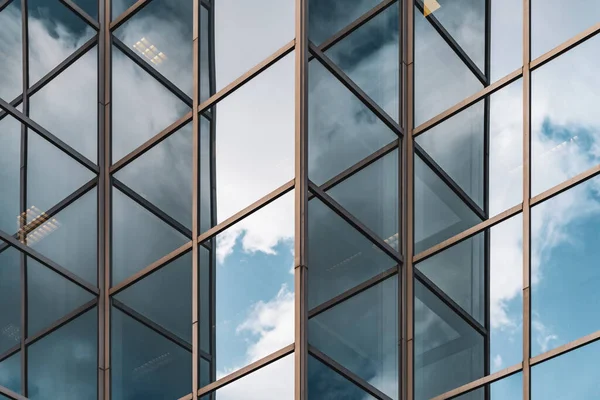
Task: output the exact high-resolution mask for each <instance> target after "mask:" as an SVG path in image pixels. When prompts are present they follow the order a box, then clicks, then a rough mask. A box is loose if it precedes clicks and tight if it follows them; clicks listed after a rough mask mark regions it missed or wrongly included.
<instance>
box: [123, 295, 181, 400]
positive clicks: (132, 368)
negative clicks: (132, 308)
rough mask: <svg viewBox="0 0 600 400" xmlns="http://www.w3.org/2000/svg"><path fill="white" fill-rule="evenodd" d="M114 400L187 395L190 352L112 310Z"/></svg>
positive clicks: (127, 316)
mask: <svg viewBox="0 0 600 400" xmlns="http://www.w3.org/2000/svg"><path fill="white" fill-rule="evenodd" d="M111 317H112V321H111V332H112V333H111V339H112V346H111V347H112V352H111V353H112V355H111V369H112V374H113V376H115V377H118V379H113V381H112V385H111V386H112V393H111V394H112V396H111V398H112V399H114V400H127V399H178V398H180V397H183V396H185V395H186V394H188V393H189V392H190V387H191V385H192V371H191V368H192V353H191V351H188V350H186V349H184V348H183V347H180V346H179V345H177V344H175V343H174V342H172V341H170V340H169V339H167V338H165V337H164V336H162V335H160V334H158V333H157V332H155V331H153V330H152V329H150V328H149V327H147V326H145V325H144V324H142V323H140V322H138V321H137V320H135V319H133V318H132V317H130V316H129V315H126V314H125V313H123V312H122V311H121V310H119V309H118V308H116V307H115V306H113V307H112V310H111Z"/></svg>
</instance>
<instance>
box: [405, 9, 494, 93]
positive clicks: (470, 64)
mask: <svg viewBox="0 0 600 400" xmlns="http://www.w3.org/2000/svg"><path fill="white" fill-rule="evenodd" d="M414 3H415V6H416V7H417V8H418V9H419V11H420V12H421V14H423V15H424V14H425V13H424V11H423V2H422V1H421V0H414ZM424 18H425V19H426V20H427V21H429V23H430V24H431V26H432V27H433V29H435V30H436V31H437V33H438V34H439V35H440V36H441V37H442V39H444V41H445V42H446V44H447V45H448V46H449V47H450V48H451V49H452V51H454V53H455V54H456V55H457V56H458V58H460V60H461V61H462V62H463V63H464V64H465V65H466V66H467V68H469V70H470V71H471V73H472V74H473V75H475V77H476V78H477V79H478V80H479V82H481V84H482V85H483V86H487V84H488V79H487V77H486V76H485V74H484V73H483V72H482V71H481V70H480V69H479V67H478V66H477V64H476V63H475V62H474V61H473V60H471V57H469V55H468V54H467V53H466V52H465V51H464V50H463V48H462V47H461V46H460V45H459V44H458V42H457V41H456V40H454V38H453V37H452V35H451V34H450V33H449V32H448V31H447V30H446V28H444V25H442V23H441V22H440V21H439V20H438V19H437V18H436V17H435V15H433V13H431V14H429V15H428V16H426V17H424Z"/></svg>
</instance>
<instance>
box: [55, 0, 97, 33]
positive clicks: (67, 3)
mask: <svg viewBox="0 0 600 400" xmlns="http://www.w3.org/2000/svg"><path fill="white" fill-rule="evenodd" d="M59 1H60V2H61V3H63V4H64V5H65V6H66V7H67V8H68V9H69V10H71V11H73V13H75V15H77V16H78V17H79V18H81V19H82V20H83V21H84V22H85V23H87V24H88V25H90V26H91V27H93V28H94V29H95V30H96V31H99V30H100V24H98V21H96V20H95V19H94V18H92V17H91V16H90V15H89V14H88V13H87V12H85V11H84V10H83V9H82V8H81V7H79V6H78V5H77V4H75V3H74V2H73V0H59Z"/></svg>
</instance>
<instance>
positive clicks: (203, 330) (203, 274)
mask: <svg viewBox="0 0 600 400" xmlns="http://www.w3.org/2000/svg"><path fill="white" fill-rule="evenodd" d="M198 252H199V253H200V255H199V265H200V273H199V274H198V280H199V282H198V287H199V292H200V298H199V299H198V307H199V312H200V327H199V329H200V350H202V351H204V352H205V353H207V354H210V353H211V349H210V338H211V331H212V330H211V323H210V308H211V307H210V305H211V304H210V294H211V290H210V287H211V279H210V269H211V268H210V266H211V265H214V260H211V258H212V257H213V256H214V252H213V251H211V250H208V249H207V248H206V247H204V246H200V247H199V249H198Z"/></svg>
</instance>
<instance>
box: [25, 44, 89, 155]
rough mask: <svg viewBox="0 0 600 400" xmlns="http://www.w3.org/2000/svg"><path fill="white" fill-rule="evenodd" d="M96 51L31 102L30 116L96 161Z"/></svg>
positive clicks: (67, 71)
mask: <svg viewBox="0 0 600 400" xmlns="http://www.w3.org/2000/svg"><path fill="white" fill-rule="evenodd" d="M97 72H98V48H97V47H96V46H94V47H93V48H92V49H91V50H88V52H87V53H86V54H84V55H83V56H82V57H81V58H79V59H78V60H77V61H76V62H75V63H74V64H73V65H71V66H69V67H68V68H67V69H66V70H64V71H63V72H61V73H60V75H58V76H57V77H56V78H54V79H52V80H51V81H50V82H49V83H48V84H47V85H45V86H44V87H43V88H42V89H41V90H40V91H39V92H36V93H35V94H34V95H33V96H31V99H30V106H29V107H30V110H29V116H30V117H31V119H33V120H34V121H35V122H37V123H38V124H40V125H41V126H43V127H44V128H45V129H47V130H48V131H50V132H51V133H52V134H54V135H55V136H56V137H58V138H59V139H61V140H62V141H64V142H65V143H67V144H68V145H69V146H71V147H73V148H74V149H75V150H77V151H78V152H79V153H81V154H83V155H84V156H85V157H87V158H88V159H90V160H92V161H93V162H96V158H97V143H98V78H97Z"/></svg>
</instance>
